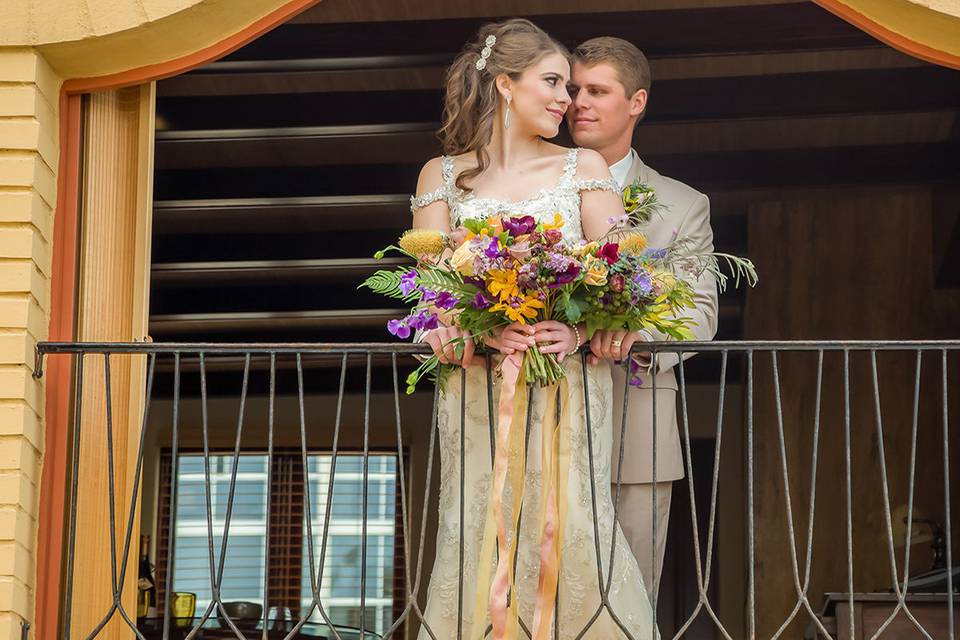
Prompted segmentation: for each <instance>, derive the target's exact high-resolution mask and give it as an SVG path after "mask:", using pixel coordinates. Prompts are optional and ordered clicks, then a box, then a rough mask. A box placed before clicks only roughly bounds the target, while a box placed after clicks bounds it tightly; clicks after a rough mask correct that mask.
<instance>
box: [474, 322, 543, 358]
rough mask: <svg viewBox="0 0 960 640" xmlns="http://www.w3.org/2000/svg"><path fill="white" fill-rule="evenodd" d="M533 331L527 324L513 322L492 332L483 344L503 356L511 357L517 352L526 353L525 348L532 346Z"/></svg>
mask: <svg viewBox="0 0 960 640" xmlns="http://www.w3.org/2000/svg"><path fill="white" fill-rule="evenodd" d="M533 334H534V329H533V327H531V326H530V325H528V324H520V323H519V322H514V323H513V324H510V325H507V326H506V327H501V328H499V329H496V330H494V334H493V335H492V336H485V337H484V338H483V342H484V344H486V345H487V346H488V347H491V348H493V349H496V350H497V351H499V352H500V353H501V354H503V355H505V356H509V355H512V354H513V353H515V352H517V351H521V352H522V351H526V350H527V347H529V346H531V345H532V344H534V337H533Z"/></svg>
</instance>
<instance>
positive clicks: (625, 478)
mask: <svg viewBox="0 0 960 640" xmlns="http://www.w3.org/2000/svg"><path fill="white" fill-rule="evenodd" d="M638 178H639V179H640V182H642V183H645V184H647V185H649V186H650V187H651V188H653V190H654V191H655V192H656V194H657V199H658V200H659V201H660V202H661V203H662V204H663V205H664V209H663V210H662V216H657V215H655V216H654V217H653V219H652V220H651V221H650V223H649V224H648V225H647V226H646V227H644V229H643V231H644V233H645V234H646V236H647V241H648V246H650V247H665V246H667V245H668V244H669V243H670V242H671V241H672V240H673V233H674V230H676V231H677V237H678V238H689V239H690V242H691V243H692V247H691V248H692V249H693V250H694V251H696V252H710V251H713V229H711V228H710V201H709V200H708V199H707V196H705V195H704V194H702V193H700V192H699V191H697V190H696V189H693V188H691V187H689V186H687V185H685V184H683V183H682V182H679V181H677V180H674V179H672V178H668V177H666V176H662V175H660V174H659V173H657V172H656V171H655V170H653V169H651V168H650V167H648V166H646V165H645V164H643V162H642V161H641V160H640V158H639V157H634V161H633V164H632V165H631V167H630V172H629V173H628V174H627V183H628V184H630V183H633V182H634V181H636V180H637V179H638ZM693 284H694V290H695V293H694V302H695V303H696V308H695V309H693V310H690V311H688V313H687V315H689V316H691V317H692V318H693V320H694V322H696V326H694V327H693V332H694V333H695V334H696V339H697V340H712V339H713V337H714V336H715V335H716V333H717V283H716V279H715V278H714V277H713V276H712V275H710V274H704V275H702V276H701V277H700V279H699V281H697V282H695V283H693ZM665 339H667V338H666V336H664V335H655V336H654V340H665ZM692 355H694V354H693V353H685V354H684V360H686V359H687V358H689V357H690V356H692ZM678 362H679V358H678V355H677V354H675V353H660V354H659V355H658V356H657V371H656V372H652V371H650V370H649V369H648V371H647V373H645V374H641V377H642V378H643V381H644V382H643V386H642V387H630V388H629V391H628V393H629V403H628V407H627V413H628V415H627V423H626V430H625V432H624V433H625V439H624V454H623V459H624V465H623V472H622V477H621V481H622V482H624V483H627V484H642V483H649V482H653V480H654V478H653V404H654V403H653V389H652V388H653V386H654V385H653V379H654V377H656V387H657V402H656V410H657V415H656V422H657V424H656V436H657V438H656V439H657V453H656V466H657V468H656V481H657V482H661V481H667V480H677V479H679V478H682V477H683V456H682V454H681V448H680V431H679V429H678V426H677V416H676V390H677V378H676V375H675V373H674V367H675V366H676V364H677V363H678ZM624 377H625V373H624V370H623V367H622V366H618V365H614V366H613V394H614V395H613V414H614V415H613V467H612V474H611V481H612V482H616V479H617V467H618V462H619V451H620V430H621V421H622V416H623V389H624Z"/></svg>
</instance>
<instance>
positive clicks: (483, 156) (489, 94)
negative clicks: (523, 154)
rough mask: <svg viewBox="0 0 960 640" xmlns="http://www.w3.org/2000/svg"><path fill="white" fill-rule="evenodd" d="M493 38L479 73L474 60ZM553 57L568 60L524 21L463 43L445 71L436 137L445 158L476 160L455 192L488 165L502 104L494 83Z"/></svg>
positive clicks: (493, 26) (485, 29)
mask: <svg viewBox="0 0 960 640" xmlns="http://www.w3.org/2000/svg"><path fill="white" fill-rule="evenodd" d="M491 35H492V36H494V37H495V38H496V42H495V43H494V44H493V46H492V47H491V48H490V49H491V50H490V55H489V56H488V57H486V63H485V65H480V66H481V67H482V68H480V69H478V68H477V66H478V65H477V60H479V59H480V57H481V51H483V48H484V46H486V41H487V38H488V37H489V36H491ZM552 53H559V54H561V55H563V56H567V57H569V55H570V54H569V53H568V51H567V49H566V48H565V47H564V46H563V45H562V44H560V43H559V42H557V41H556V40H554V39H553V38H551V37H550V36H549V35H547V33H546V32H545V31H544V30H543V29H541V28H540V27H538V26H537V25H535V24H533V23H532V22H530V21H529V20H525V19H523V18H511V19H510V20H504V21H503V22H496V23H490V24H486V25H484V26H482V27H481V28H480V31H479V32H478V33H477V37H476V38H475V39H474V40H473V41H471V42H468V43H467V45H466V47H464V49H463V51H462V52H461V53H460V55H459V56H457V59H456V60H454V61H453V64H452V65H450V68H449V69H447V75H446V95H445V97H444V103H443V126H442V127H440V130H439V131H438V132H437V136H438V137H439V138H440V142H441V144H442V145H443V153H444V154H446V155H451V156H454V155H459V154H462V153H468V152H471V151H472V152H474V153H475V154H476V157H477V166H476V167H475V168H473V169H467V170H466V171H463V172H462V173H461V174H460V175H459V176H457V187H458V188H459V189H463V190H464V191H469V190H470V189H469V187H467V186H466V181H467V180H469V179H471V178H474V177H476V176H478V175H480V174H481V173H483V171H484V169H486V168H487V166H489V164H490V158H489V157H488V156H487V152H486V146H487V145H488V144H489V143H490V139H491V137H492V135H493V126H494V120H495V118H496V115H497V103H498V102H499V100H500V94H499V92H498V91H497V87H496V84H495V82H494V80H495V79H496V77H497V76H498V75H500V74H501V73H504V74H506V75H507V76H509V77H510V78H512V79H514V80H515V79H517V78H519V77H520V75H521V74H522V73H523V72H524V71H526V70H527V69H529V68H530V67H532V66H533V65H535V64H537V63H538V62H540V60H542V59H543V58H544V57H546V56H548V55H550V54H552Z"/></svg>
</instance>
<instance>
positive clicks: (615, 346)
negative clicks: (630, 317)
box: [610, 340, 623, 349]
mask: <svg viewBox="0 0 960 640" xmlns="http://www.w3.org/2000/svg"><path fill="white" fill-rule="evenodd" d="M622 344H623V340H614V341H613V342H611V343H610V345H611V346H612V347H613V348H614V349H619V348H620V345H622Z"/></svg>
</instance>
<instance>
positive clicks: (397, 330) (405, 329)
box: [387, 318, 410, 340]
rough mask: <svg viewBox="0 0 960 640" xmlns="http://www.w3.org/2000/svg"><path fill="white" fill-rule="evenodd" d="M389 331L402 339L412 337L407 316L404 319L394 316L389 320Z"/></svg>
mask: <svg viewBox="0 0 960 640" xmlns="http://www.w3.org/2000/svg"><path fill="white" fill-rule="evenodd" d="M387 331H389V332H390V333H391V334H393V335H395V336H397V337H398V338H400V339H401V340H406V339H407V338H409V337H410V325H408V324H407V321H406V318H404V319H403V320H398V319H396V318H394V319H392V320H389V321H387Z"/></svg>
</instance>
